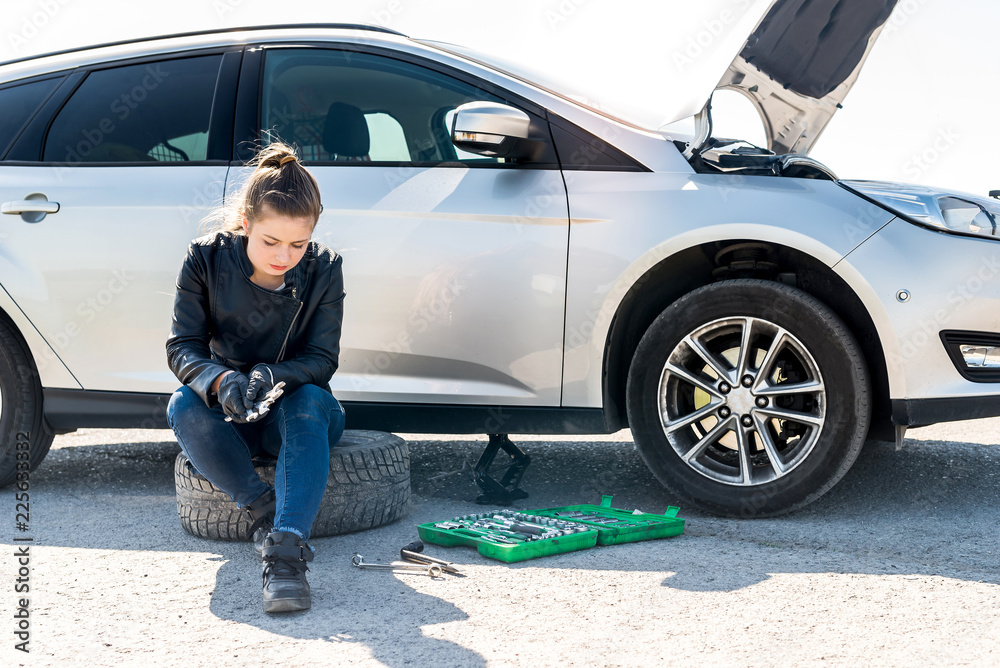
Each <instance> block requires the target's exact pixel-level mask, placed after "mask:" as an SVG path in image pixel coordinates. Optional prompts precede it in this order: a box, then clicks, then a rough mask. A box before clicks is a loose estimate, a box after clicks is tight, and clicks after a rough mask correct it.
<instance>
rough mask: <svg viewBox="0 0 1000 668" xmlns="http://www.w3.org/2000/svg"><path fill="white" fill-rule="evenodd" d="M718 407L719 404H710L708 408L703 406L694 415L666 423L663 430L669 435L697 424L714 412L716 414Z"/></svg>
mask: <svg viewBox="0 0 1000 668" xmlns="http://www.w3.org/2000/svg"><path fill="white" fill-rule="evenodd" d="M717 407H718V404H708V405H707V406H702V407H701V408H699V409H698V410H696V411H695V412H694V413H690V414H688V415H685V416H684V417H682V418H680V419H677V420H674V421H673V422H665V423H664V427H663V430H664V431H665V432H666V433H668V434H672V433H674V432H675V431H677V430H678V429H681V428H683V427H686V426H688V425H689V424H691V423H693V422H697V421H698V420H701V419H704V418H705V417H707V416H709V415H711V414H712V413H713V412H715V409H716V408H717ZM664 417H665V418H667V419H668V420H669V416H666V415H665V416H664Z"/></svg>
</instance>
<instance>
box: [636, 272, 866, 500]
mask: <svg viewBox="0 0 1000 668" xmlns="http://www.w3.org/2000/svg"><path fill="white" fill-rule="evenodd" d="M870 394H871V390H870V386H869V381H868V376H867V370H866V367H865V363H864V358H863V357H862V355H861V351H860V349H859V347H858V344H857V342H856V341H855V339H854V337H853V336H852V335H851V332H850V331H849V330H848V329H847V327H846V326H845V325H844V323H843V322H842V321H841V320H840V319H839V318H838V317H837V316H836V315H835V314H834V313H833V312H832V311H831V310H830V309H829V308H828V307H827V306H825V305H824V304H823V303H821V302H820V301H818V300H817V299H815V298H814V297H812V296H811V295H809V294H807V293H805V292H802V291H801V290H798V289H796V288H793V287H790V286H788V285H784V284H782V283H774V282H770V281H762V280H751V279H741V280H731V281H722V282H719V283H713V284H712V285H707V286H705V287H702V288H699V289H697V290H694V291H693V292H690V293H689V294H687V295H685V296H684V297H682V298H681V299H679V300H677V301H676V302H674V303H673V304H671V305H670V306H669V307H667V309H665V310H664V311H663V313H661V314H660V315H659V317H657V318H656V320H654V321H653V324H652V325H650V327H649V329H648V330H647V331H646V333H645V334H644V335H643V337H642V340H641V341H640V342H639V346H638V347H637V348H636V351H635V354H634V356H633V358H632V363H631V366H630V368H629V376H628V385H627V390H626V403H627V410H628V418H629V424H630V426H631V428H632V434H633V437H634V438H635V442H636V445H637V446H638V449H639V452H640V454H641V455H642V457H643V459H644V460H645V462H646V465H647V466H648V467H649V468H650V470H651V471H652V472H653V474H654V475H655V476H656V477H657V478H658V479H659V480H660V482H661V483H663V485H664V486H666V487H667V488H669V489H670V490H672V491H673V492H675V493H676V494H678V495H679V496H680V497H682V498H684V499H685V500H686V501H688V502H690V503H692V504H694V505H696V506H700V507H702V508H704V509H706V510H709V511H711V512H714V513H719V514H722V515H728V516H737V517H760V516H767V515H777V514H780V513H784V512H788V511H791V510H794V509H796V508H800V507H802V506H804V505H806V504H808V503H810V502H812V501H814V500H815V499H817V498H819V497H820V496H821V495H822V494H824V493H825V492H826V491H827V490H829V489H830V488H831V487H833V485H834V484H835V483H836V482H837V481H838V480H840V479H841V478H842V477H843V476H844V474H845V473H847V470H848V469H849V468H850V467H851V465H852V464H853V463H854V460H855V459H856V458H857V456H858V453H859V452H860V451H861V446H862V445H863V444H864V440H865V436H866V435H867V432H868V424H869V421H870V417H871V408H870Z"/></svg>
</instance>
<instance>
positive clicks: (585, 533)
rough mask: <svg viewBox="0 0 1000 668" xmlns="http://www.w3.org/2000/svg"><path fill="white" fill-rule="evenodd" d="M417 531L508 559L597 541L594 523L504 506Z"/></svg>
mask: <svg viewBox="0 0 1000 668" xmlns="http://www.w3.org/2000/svg"><path fill="white" fill-rule="evenodd" d="M417 534H418V535H419V536H420V540H422V541H424V542H425V543H433V544H434V545H443V546H444V547H452V546H455V545H472V546H474V547H475V548H476V549H477V550H479V554H481V555H483V556H484V557H489V558H490V559H498V560H500V561H506V562H507V563H513V562H515V561H525V560H526V559H534V558H535V557H547V556H549V555H551V554H561V553H563V552H572V551H574V550H583V549H586V548H588V547H594V546H595V545H597V530H596V529H595V528H594V527H591V526H587V525H586V524H581V523H579V522H572V521H567V520H560V519H558V518H552V517H540V516H536V515H533V514H531V512H530V511H524V512H521V511H515V510H507V509H504V510H491V511H488V512H484V513H476V514H473V515H463V516H461V517H456V518H455V519H452V520H448V521H446V522H428V523H427V524H420V525H418V526H417Z"/></svg>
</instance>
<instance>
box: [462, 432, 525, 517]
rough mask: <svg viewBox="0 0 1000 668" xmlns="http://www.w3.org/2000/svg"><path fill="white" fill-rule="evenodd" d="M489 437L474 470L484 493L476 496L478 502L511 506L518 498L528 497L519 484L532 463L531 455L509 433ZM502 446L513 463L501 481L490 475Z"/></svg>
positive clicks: (474, 477) (473, 474) (474, 478)
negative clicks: (515, 443) (510, 437)
mask: <svg viewBox="0 0 1000 668" xmlns="http://www.w3.org/2000/svg"><path fill="white" fill-rule="evenodd" d="M489 437H490V442H489V443H487V444H486V449H485V450H483V454H482V456H481V457H480V458H479V462H478V463H477V464H476V468H475V469H474V470H473V472H472V477H473V480H475V481H476V484H477V485H479V487H480V488H482V490H483V493H482V494H480V495H479V496H478V497H477V498H476V503H479V504H482V505H489V506H509V505H510V504H511V503H513V502H514V501H516V500H517V499H526V498H528V493H527V492H525V491H524V490H523V489H520V488H518V485H520V484H521V477H522V476H523V475H524V470H525V469H526V468H528V464H530V463H531V457H529V456H528V455H526V454H525V453H524V451H523V450H521V448H519V447H517V446H516V445H514V443H512V442H511V440H510V439H509V438H507V434H490V435H489ZM500 448H503V451H504V452H506V453H507V454H508V455H510V458H511V464H510V468H508V469H507V472H506V473H504V475H503V478H501V479H500V482H497V481H496V480H495V479H493V478H491V477H490V465H491V464H492V463H493V458H494V457H496V456H497V450H499V449H500Z"/></svg>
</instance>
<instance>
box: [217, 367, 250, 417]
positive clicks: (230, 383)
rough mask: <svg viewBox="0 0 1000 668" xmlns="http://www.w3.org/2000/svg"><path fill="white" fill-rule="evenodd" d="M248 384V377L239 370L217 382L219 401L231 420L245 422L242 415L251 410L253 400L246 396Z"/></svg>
mask: <svg viewBox="0 0 1000 668" xmlns="http://www.w3.org/2000/svg"><path fill="white" fill-rule="evenodd" d="M249 385H250V379H248V378H247V377H246V376H245V375H243V374H242V373H240V372H239V371H234V372H232V373H230V374H227V375H226V377H225V378H223V379H222V381H221V382H220V383H219V403H220V404H222V410H223V412H224V413H225V414H226V415H228V416H229V417H231V418H233V422H246V420H245V419H243V416H244V415H246V414H247V412H248V411H251V410H253V402H252V401H247V398H246V396H247V387H248V386H249Z"/></svg>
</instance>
